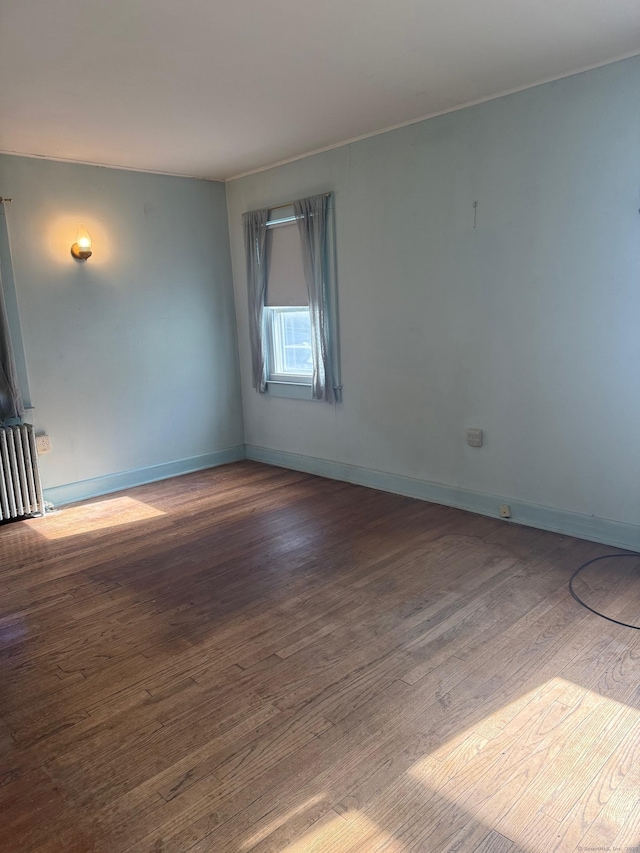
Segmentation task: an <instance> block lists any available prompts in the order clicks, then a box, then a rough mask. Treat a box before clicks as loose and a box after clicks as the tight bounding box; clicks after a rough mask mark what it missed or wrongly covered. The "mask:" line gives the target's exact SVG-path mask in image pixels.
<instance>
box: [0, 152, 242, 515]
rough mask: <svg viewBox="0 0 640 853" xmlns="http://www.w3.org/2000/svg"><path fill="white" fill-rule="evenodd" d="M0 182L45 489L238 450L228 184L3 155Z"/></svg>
mask: <svg viewBox="0 0 640 853" xmlns="http://www.w3.org/2000/svg"><path fill="white" fill-rule="evenodd" d="M0 194H1V195H3V196H9V197H12V198H13V201H12V202H11V204H10V205H6V206H5V207H6V217H7V224H8V230H9V236H10V245H11V256H12V267H13V279H14V282H15V292H16V294H17V303H18V309H19V312H20V321H21V329H22V335H23V340H24V353H25V360H26V369H27V372H28V381H29V385H30V396H31V402H32V404H33V405H34V407H35V425H36V427H37V429H38V430H39V431H46V432H47V433H48V434H49V435H50V437H51V443H52V447H53V450H52V452H51V453H50V454H48V455H46V456H42V457H41V469H42V478H43V484H44V486H45V489H48V490H49V492H48V493H49V496H50V497H52V498H54V499H57V500H68V499H71V498H76V497H82V496H85V495H87V494H92V493H97V492H101V491H108V490H111V489H112V488H116V487H118V486H122V485H127V484H128V483H129V482H135V481H136V480H137V481H144V480H147V479H154V478H157V477H160V476H163V475H164V474H168V473H179V472H180V471H182V470H188V469H190V468H197V467H202V466H206V465H208V464H213V463H214V462H215V461H222V460H223V459H226V458H228V456H229V453H226V451H229V450H230V449H231V451H232V452H231V455H232V456H233V455H234V453H235V455H238V454H240V455H241V454H242V451H243V448H242V444H243V424H242V408H241V400H240V394H239V381H238V366H237V342H236V330H235V316H234V303H233V289H232V283H231V268H230V258H229V241H228V230H227V218H226V202H225V188H224V185H222V184H219V183H211V182H206V181H197V180H189V179H182V178H172V177H164V176H157V175H149V174H142V173H137V172H129V171H120V170H114V169H104V168H98V167H92V166H79V165H71V164H65V163H57V162H51V161H46V160H36V159H28V158H22V157H13V156H6V155H5V156H0ZM79 222H82V223H84V224H85V225H86V227H87V229H88V231H89V233H90V235H91V237H92V238H93V249H94V254H93V257H92V258H91V259H90V260H88V261H86V262H85V263H78V262H77V261H74V260H73V258H72V257H71V255H70V246H71V243H73V242H74V241H75V236H76V230H77V224H78V223H79ZM0 248H2V243H1V242H0ZM7 265H8V259H7V253H6V247H5V252H4V254H3V273H5V280H6V283H9V278H10V276H8V275H6V273H7ZM9 271H10V270H9ZM18 360H19V361H20V358H19V359H18ZM238 446H239V449H237V450H235V451H234V450H233V449H234V448H238ZM122 472H133V473H131V474H124V475H122ZM113 475H122V476H119V477H114V476H113ZM87 481H88V482H87ZM69 484H72V485H71V486H70V485H69ZM74 484H75V485H74ZM77 484H80V485H77Z"/></svg>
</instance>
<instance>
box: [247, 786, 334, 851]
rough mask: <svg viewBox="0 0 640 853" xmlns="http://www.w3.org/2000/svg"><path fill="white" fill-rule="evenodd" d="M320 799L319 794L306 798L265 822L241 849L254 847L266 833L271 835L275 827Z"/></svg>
mask: <svg viewBox="0 0 640 853" xmlns="http://www.w3.org/2000/svg"><path fill="white" fill-rule="evenodd" d="M322 800H324V797H320V796H318V797H311V799H309V800H306V801H305V802H304V803H302V804H301V805H299V806H297V807H296V808H295V809H291V810H290V811H288V812H285V814H283V815H280V817H277V818H274V819H273V820H271V821H269V823H267V824H266V825H265V826H263V827H262V829H260V830H259V831H258V832H255V833H254V834H253V835H252V836H251V837H250V838H247V840H246V841H245V842H244V844H243V845H242V849H243V850H251V848H252V847H255V846H256V844H259V843H260V842H261V841H263V840H264V839H265V838H266V837H267V836H268V835H271V833H272V832H275V831H276V829H279V828H280V827H281V826H284V825H285V824H286V823H287V822H288V821H290V820H292V819H293V818H294V817H295V816H296V815H299V814H301V813H302V812H304V811H307V809H310V808H312V807H313V806H315V805H317V804H318V803H320V802H322Z"/></svg>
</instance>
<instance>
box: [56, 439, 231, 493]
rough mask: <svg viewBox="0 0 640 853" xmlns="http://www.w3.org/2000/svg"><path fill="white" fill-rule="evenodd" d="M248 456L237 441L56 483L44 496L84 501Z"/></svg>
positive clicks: (214, 466)
mask: <svg viewBox="0 0 640 853" xmlns="http://www.w3.org/2000/svg"><path fill="white" fill-rule="evenodd" d="M244 458H245V449H244V444H237V445H235V447H229V448H227V449H225V450H214V451H213V452H212V453H203V454H202V455H201V456H191V457H190V458H188V459H178V460H176V461H175V462H163V463H162V464H160V465H150V466H149V467H147V468H136V469H135V470H133V471H121V472H119V473H118V474H107V475H106V476H104V477H94V478H93V479H91V480H81V481H80V482H77V483H67V484H66V485H64V486H53V487H52V488H50V489H45V490H44V498H45V500H47V501H50V502H51V503H52V504H54V506H62V505H64V504H69V503H75V502H76V501H83V500H86V499H87V498H96V497H99V496H100V495H108V494H110V493H111V492H119V491H122V489H130V488H132V487H133V486H143V485H144V484H145V483H155V482H156V481H157V480H168V479H169V478H170V477H179V476H180V475H181V474H190V473H192V472H194V471H203V470H204V469H206V468H216V467H217V466H218V465H226V464H227V463H228V462H239V461H240V460H241V459H244Z"/></svg>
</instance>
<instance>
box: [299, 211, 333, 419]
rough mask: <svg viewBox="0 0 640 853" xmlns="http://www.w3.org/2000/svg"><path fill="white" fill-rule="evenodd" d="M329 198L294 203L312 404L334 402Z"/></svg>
mask: <svg viewBox="0 0 640 853" xmlns="http://www.w3.org/2000/svg"><path fill="white" fill-rule="evenodd" d="M328 201H329V199H328V196H327V195H316V196H311V197H310V198H303V199H300V200H299V201H295V202H294V203H293V210H294V213H295V216H296V221H297V223H298V230H299V232H300V240H301V242H302V262H303V265H304V274H305V279H306V281H307V290H308V292H309V313H310V315H311V354H312V360H313V378H312V381H311V396H312V397H313V399H314V400H325V401H326V402H327V403H332V402H333V400H334V388H333V385H334V376H333V366H332V363H331V348H330V317H329V305H328V294H327V210H328Z"/></svg>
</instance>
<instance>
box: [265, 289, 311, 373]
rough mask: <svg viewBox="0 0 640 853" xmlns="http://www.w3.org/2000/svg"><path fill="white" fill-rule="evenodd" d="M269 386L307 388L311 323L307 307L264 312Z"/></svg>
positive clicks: (282, 307)
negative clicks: (271, 383) (280, 384)
mask: <svg viewBox="0 0 640 853" xmlns="http://www.w3.org/2000/svg"><path fill="white" fill-rule="evenodd" d="M265 321H266V327H267V328H266V333H267V334H266V338H267V355H268V364H267V375H268V381H269V382H289V383H292V384H299V385H310V384H311V377H312V375H313V363H312V359H311V319H310V316H309V307H308V306H307V305H295V306H286V307H284V306H269V307H267V308H266V309H265Z"/></svg>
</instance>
